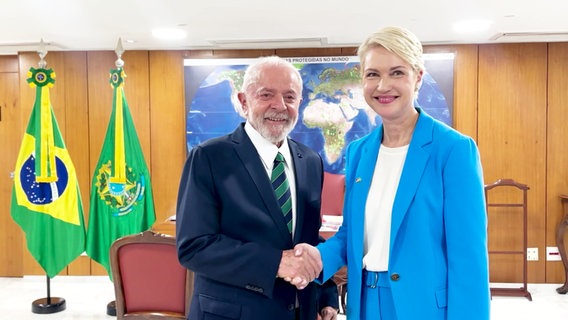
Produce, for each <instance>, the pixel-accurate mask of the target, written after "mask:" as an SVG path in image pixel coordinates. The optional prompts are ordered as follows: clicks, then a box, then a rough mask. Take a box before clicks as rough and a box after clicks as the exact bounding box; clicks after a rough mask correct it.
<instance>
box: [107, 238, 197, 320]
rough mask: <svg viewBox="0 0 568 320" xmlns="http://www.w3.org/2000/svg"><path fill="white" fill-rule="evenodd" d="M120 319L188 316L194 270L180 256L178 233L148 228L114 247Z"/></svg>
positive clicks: (118, 317) (115, 283) (113, 269)
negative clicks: (186, 267)
mask: <svg viewBox="0 0 568 320" xmlns="http://www.w3.org/2000/svg"><path fill="white" fill-rule="evenodd" d="M110 263H111V270H112V276H113V281H114V292H115V296H116V297H115V298H116V316H117V319H126V318H127V319H187V315H188V314H189V303H190V302H189V300H190V297H191V294H192V291H193V273H192V272H191V271H189V270H187V269H185V268H184V267H182V266H181V265H180V263H179V261H178V258H177V251H176V240H175V237H172V236H168V235H164V234H159V233H154V232H152V231H144V232H142V233H138V234H134V235H129V236H125V237H122V238H120V239H117V240H116V241H115V242H113V244H112V246H111V248H110Z"/></svg>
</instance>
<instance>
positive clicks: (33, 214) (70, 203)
mask: <svg viewBox="0 0 568 320" xmlns="http://www.w3.org/2000/svg"><path fill="white" fill-rule="evenodd" d="M28 76H29V78H28V79H27V80H28V83H29V84H30V86H31V87H35V88H36V98H35V102H34V106H33V109H32V113H31V116H30V120H29V122H28V126H27V129H26V132H25V133H24V138H23V140H22V146H21V148H20V152H19V154H18V159H17V160H16V168H15V171H14V186H13V189H12V202H11V206H10V212H11V215H12V218H13V219H14V221H15V222H16V223H17V224H18V225H19V226H20V227H21V228H22V230H23V231H24V232H25V234H26V242H27V247H28V250H29V251H30V253H31V255H32V256H33V257H34V259H35V260H36V261H37V262H38V263H39V265H40V266H41V267H42V268H43V270H45V273H46V274H47V276H48V277H50V278H53V277H54V276H56V275H57V274H58V273H59V272H61V271H62V270H63V268H65V267H66V266H67V265H68V264H69V263H71V262H72V261H73V260H75V259H76V258H77V257H78V256H79V255H80V254H81V253H83V251H84V250H85V225H84V222H83V205H82V203H81V193H80V191H79V184H78V181H77V175H76V172H75V167H74V166H73V163H72V162H71V158H70V157H69V152H68V151H67V149H66V147H65V143H64V142H63V138H62V137H61V133H60V131H59V126H58V125H57V120H56V119H55V114H54V113H53V109H52V106H51V101H50V97H49V88H50V87H52V86H53V84H54V83H55V79H54V78H55V73H54V72H53V70H52V69H44V68H39V69H35V68H30V71H29V72H28Z"/></svg>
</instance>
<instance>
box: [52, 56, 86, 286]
mask: <svg viewBox="0 0 568 320" xmlns="http://www.w3.org/2000/svg"><path fill="white" fill-rule="evenodd" d="M62 55H63V65H62V66H58V67H57V69H54V70H55V72H56V74H58V75H59V76H58V77H57V78H56V83H55V84H56V86H57V88H59V89H60V90H62V91H63V92H61V97H62V102H63V103H62V107H64V108H65V122H61V121H60V122H59V126H60V127H61V128H62V129H61V130H62V132H65V133H64V139H65V144H66V146H67V150H68V151H69V155H70V156H71V160H72V161H73V165H74V166H75V171H76V172H77V180H78V181H79V188H80V190H81V200H82V204H83V212H84V216H85V226H86V225H87V220H86V213H87V211H88V209H89V191H90V184H91V179H90V177H91V171H90V166H89V160H90V158H91V155H90V153H89V126H88V123H89V105H88V98H87V97H88V93H87V54H86V52H66V53H64V54H62ZM58 93H59V92H58ZM58 98H59V96H58ZM63 130H64V131H63ZM67 274H69V275H89V274H91V267H90V259H89V258H88V257H87V256H86V255H82V256H80V257H79V258H77V259H76V260H75V261H73V262H72V263H71V264H69V266H68V267H67Z"/></svg>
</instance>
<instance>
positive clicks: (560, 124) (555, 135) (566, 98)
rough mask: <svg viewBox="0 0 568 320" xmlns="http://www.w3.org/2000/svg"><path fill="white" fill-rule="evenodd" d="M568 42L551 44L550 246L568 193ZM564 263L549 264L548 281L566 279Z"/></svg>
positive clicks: (549, 105) (554, 243) (549, 74)
mask: <svg viewBox="0 0 568 320" xmlns="http://www.w3.org/2000/svg"><path fill="white" fill-rule="evenodd" d="M566 61H568V43H551V44H549V45H548V129H547V132H548V147H547V196H546V205H547V208H548V210H547V221H546V245H547V246H556V245H557V244H556V240H555V239H556V229H557V226H558V224H559V223H560V220H561V218H562V217H563V212H562V207H561V202H560V198H559V197H558V196H559V195H560V194H568V166H567V165H566V163H567V161H566V154H567V152H568V143H567V142H566V141H567V140H566V137H568V125H566V124H567V123H568V90H567V89H566V88H567V84H568V64H567V63H566ZM565 237H566V238H568V235H565ZM565 276H566V275H565V273H564V268H563V266H562V262H560V261H551V262H548V263H547V264H546V282H552V283H560V282H563V281H564V280H565Z"/></svg>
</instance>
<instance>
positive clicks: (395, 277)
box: [391, 273, 400, 281]
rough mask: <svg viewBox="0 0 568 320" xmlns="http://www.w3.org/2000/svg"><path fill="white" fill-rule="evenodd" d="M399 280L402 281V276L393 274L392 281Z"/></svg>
mask: <svg viewBox="0 0 568 320" xmlns="http://www.w3.org/2000/svg"><path fill="white" fill-rule="evenodd" d="M398 279H400V276H399V275H398V273H393V274H391V280H392V281H398Z"/></svg>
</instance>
